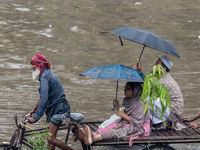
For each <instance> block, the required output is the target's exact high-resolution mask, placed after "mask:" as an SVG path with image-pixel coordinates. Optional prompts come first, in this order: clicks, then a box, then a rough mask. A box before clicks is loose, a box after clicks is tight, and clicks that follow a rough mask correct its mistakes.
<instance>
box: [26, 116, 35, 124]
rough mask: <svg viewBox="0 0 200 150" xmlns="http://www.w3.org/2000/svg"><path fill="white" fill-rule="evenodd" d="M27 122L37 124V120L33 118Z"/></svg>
mask: <svg viewBox="0 0 200 150" xmlns="http://www.w3.org/2000/svg"><path fill="white" fill-rule="evenodd" d="M27 122H28V123H30V124H32V123H34V122H36V119H35V118H33V117H31V118H28V121H27Z"/></svg>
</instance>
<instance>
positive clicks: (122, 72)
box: [80, 64, 145, 82]
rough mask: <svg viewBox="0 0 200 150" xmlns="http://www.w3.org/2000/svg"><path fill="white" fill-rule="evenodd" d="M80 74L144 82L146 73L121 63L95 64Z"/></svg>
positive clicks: (106, 78) (105, 78)
mask: <svg viewBox="0 0 200 150" xmlns="http://www.w3.org/2000/svg"><path fill="white" fill-rule="evenodd" d="M80 75H81V76H88V77H91V78H95V79H102V80H114V81H129V82H143V81H144V78H145V74H143V73H142V72H140V71H138V70H134V69H132V68H130V67H127V66H124V65H121V64H115V65H108V66H95V67H92V68H90V69H89V70H87V71H85V72H83V73H81V74H80Z"/></svg>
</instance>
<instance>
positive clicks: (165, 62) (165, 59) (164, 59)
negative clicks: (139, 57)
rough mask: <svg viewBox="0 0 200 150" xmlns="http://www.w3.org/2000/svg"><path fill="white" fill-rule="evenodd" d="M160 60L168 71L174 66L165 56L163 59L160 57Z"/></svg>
mask: <svg viewBox="0 0 200 150" xmlns="http://www.w3.org/2000/svg"><path fill="white" fill-rule="evenodd" d="M160 59H161V60H162V62H163V63H164V64H165V66H166V67H167V68H168V69H170V68H171V67H172V66H173V63H172V61H171V60H170V59H169V58H168V57H167V56H165V55H163V56H162V57H160Z"/></svg>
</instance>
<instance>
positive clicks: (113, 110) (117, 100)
mask: <svg viewBox="0 0 200 150" xmlns="http://www.w3.org/2000/svg"><path fill="white" fill-rule="evenodd" d="M115 101H118V100H115ZM115 108H116V107H115V105H114V106H113V111H115Z"/></svg>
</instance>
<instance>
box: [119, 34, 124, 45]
mask: <svg viewBox="0 0 200 150" xmlns="http://www.w3.org/2000/svg"><path fill="white" fill-rule="evenodd" d="M119 40H120V42H121V46H123V45H124V44H123V42H122V39H121V36H119Z"/></svg>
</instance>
